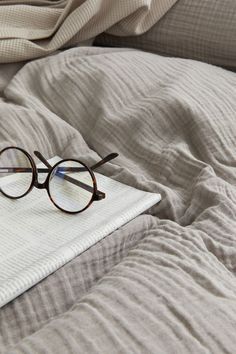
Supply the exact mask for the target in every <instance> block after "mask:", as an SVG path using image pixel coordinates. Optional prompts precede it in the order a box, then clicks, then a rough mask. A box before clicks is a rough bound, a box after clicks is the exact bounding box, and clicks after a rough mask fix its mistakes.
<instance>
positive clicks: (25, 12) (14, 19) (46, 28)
mask: <svg viewBox="0 0 236 354" xmlns="http://www.w3.org/2000/svg"><path fill="white" fill-rule="evenodd" d="M176 1H177V0H167V1H163V0H133V1H126V0H119V1H110V0H99V1H98V0H79V1H78V0H67V1H63V0H58V1H53V0H51V1H50V0H47V1H46V0H35V1H32V0H28V1H27V0H25V1H19V0H18V1H13V0H9V1H7V0H4V1H3V2H1V6H0V63H7V62H17V61H24V60H29V59H33V58H38V57H42V56H45V55H48V54H50V53H53V52H55V51H56V50H58V49H60V48H63V47H66V46H67V47H68V46H72V45H75V44H79V43H84V42H85V41H92V39H93V38H94V37H95V36H97V35H98V34H100V33H102V32H104V31H107V30H108V31H109V32H110V33H112V34H117V35H131V34H133V35H137V34H140V33H143V32H145V31H147V30H148V29H149V28H150V27H151V26H152V25H153V24H154V23H156V22H157V21H158V20H159V19H160V18H161V17H162V16H163V15H164V14H165V13H166V12H167V11H168V10H169V9H170V8H171V7H172V5H173V4H174V3H175V2H176Z"/></svg>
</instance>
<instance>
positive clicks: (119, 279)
mask: <svg viewBox="0 0 236 354" xmlns="http://www.w3.org/2000/svg"><path fill="white" fill-rule="evenodd" d="M0 70H1V75H0V77H1V81H0V90H1V96H2V98H1V100H0V149H1V148H3V147H5V146H7V145H12V144H16V145H19V146H22V147H23V148H25V149H27V150H28V151H29V152H31V153H32V152H33V150H34V149H38V150H40V151H42V152H43V153H44V154H45V155H46V156H47V157H51V156H53V155H56V154H58V155H60V156H62V157H76V158H80V159H82V160H84V161H86V162H87V163H89V164H90V163H93V162H94V161H97V159H98V157H99V156H104V155H106V154H108V153H109V152H113V151H117V152H119V154H120V156H119V158H117V159H116V160H114V161H113V162H112V163H110V164H108V166H104V168H103V169H102V170H101V172H102V173H104V174H106V175H109V176H112V177H113V178H114V179H116V180H119V181H122V182H124V183H127V184H130V185H132V186H135V187H137V188H140V189H145V190H147V191H155V192H160V193H161V194H162V196H163V201H162V202H161V203H160V204H159V205H158V206H156V207H154V208H152V209H151V210H150V211H149V215H147V214H145V215H141V216H139V217H138V218H136V219H135V220H133V221H132V222H130V223H129V224H127V225H125V226H124V227H122V228H121V229H120V230H117V231H116V232H115V233H113V234H112V235H110V236H108V237H107V238H106V239H104V240H103V241H102V242H100V243H98V244H97V245H95V246H94V247H92V248H91V249H89V250H88V251H86V252H85V253H84V254H83V255H81V256H80V257H77V258H76V259H74V260H73V261H72V262H70V263H68V264H67V265H65V266H64V267H62V268H61V269H60V270H58V271H57V272H56V273H54V274H53V275H51V276H49V277H48V278H47V279H45V280H44V281H42V282H41V283H40V284H38V285H37V286H35V287H33V288H32V289H31V290H29V291H28V292H26V293H25V294H23V295H22V296H20V297H19V298H17V299H16V300H15V301H13V302H12V303H10V304H8V305H7V306H5V307H4V308H2V309H1V310H0V353H1V354H2V353H7V354H20V353H21V354H22V353H24V354H26V353H27V354H32V353H34V354H39V353H40V354H41V353H44V354H49V353H50V354H51V353H53V354H54V353H57V354H67V353H70V354H72V353H76V354H79V353H83V354H84V353H102V354H106V353H109V354H110V353H145V354H146V353H155V354H156V353H161V354H163V353H181V354H182V353H235V348H236V336H235V328H236V278H235V267H236V148H235V147H236V143H235V141H236V74H234V73H231V72H228V71H226V70H223V69H220V68H216V67H213V66H210V65H207V64H203V63H200V62H194V61H191V60H184V59H175V58H163V57H160V56H158V55H154V54H149V53H143V52H140V51H135V50H122V49H106V48H104V49H101V48H86V47H85V48H74V49H70V50H67V51H65V52H61V53H56V54H55V55H53V56H50V57H47V58H44V59H39V60H36V61H32V62H30V63H28V64H26V65H23V64H18V66H17V67H16V66H15V65H12V66H9V65H8V66H6V65H5V66H2V67H1V69H0ZM124 202H125V201H124ZM68 232H69V231H68Z"/></svg>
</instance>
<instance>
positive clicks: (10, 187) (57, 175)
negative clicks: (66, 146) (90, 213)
mask: <svg viewBox="0 0 236 354" xmlns="http://www.w3.org/2000/svg"><path fill="white" fill-rule="evenodd" d="M34 154H35V156H37V157H38V159H39V160H40V161H41V162H42V163H43V164H44V165H45V167H44V168H37V167H36V164H35V162H34V160H33V158H32V156H31V155H30V154H29V153H28V152H27V151H25V150H24V149H21V148H19V147H7V148H5V149H3V150H2V151H1V152H0V192H1V193H2V194H3V195H4V196H5V197H7V198H11V199H20V198H23V197H25V196H26V195H27V194H28V193H30V192H31V190H32V189H33V188H34V187H36V188H38V189H46V190H47V192H48V196H49V198H50V200H51V201H52V203H53V204H54V205H55V206H56V207H57V208H58V209H60V210H62V211H64V212H66V213H70V214H77V213H81V212H82V211H84V210H86V209H87V208H88V207H89V206H90V205H91V204H92V203H93V202H94V201H96V200H102V199H104V198H105V193H103V192H101V191H99V190H98V188H97V182H96V177H95V175H94V172H93V171H94V170H95V169H97V168H98V167H100V166H102V165H103V164H104V163H106V162H108V161H111V160H113V159H114V158H116V157H117V156H118V154H117V153H112V154H109V155H108V156H106V157H105V158H104V159H102V160H101V161H99V162H98V163H96V164H95V165H93V166H91V167H88V166H87V165H86V164H84V163H83V162H81V161H79V160H75V159H66V160H61V161H59V162H57V163H56V164H55V165H54V166H51V164H50V163H49V162H48V161H47V160H46V159H45V158H44V156H43V155H42V154H41V153H40V152H39V151H35V152H34ZM40 173H47V178H46V180H45V182H44V183H39V179H38V175H39V174H40ZM6 177H8V179H7V181H8V182H11V181H12V183H6Z"/></svg>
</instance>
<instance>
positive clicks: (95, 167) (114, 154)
mask: <svg viewBox="0 0 236 354" xmlns="http://www.w3.org/2000/svg"><path fill="white" fill-rule="evenodd" d="M117 156H119V154H117V153H116V152H113V153H111V154H109V155H107V156H106V157H104V159H102V160H101V161H99V162H97V163H95V165H93V166H91V167H90V168H91V170H96V169H97V168H98V167H100V166H102V165H104V164H105V163H107V162H109V161H111V160H113V159H115V158H116V157H117Z"/></svg>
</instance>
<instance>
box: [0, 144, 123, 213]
mask: <svg viewBox="0 0 236 354" xmlns="http://www.w3.org/2000/svg"><path fill="white" fill-rule="evenodd" d="M10 149H16V150H19V151H21V152H22V153H23V154H25V156H26V157H27V158H28V160H29V162H30V165H31V168H30V167H27V168H24V167H23V168H22V167H0V174H1V173H32V181H31V184H30V186H29V189H28V190H27V191H26V192H25V193H24V194H22V195H21V196H17V197H13V196H10V195H8V194H6V193H4V191H3V190H2V189H1V187H0V192H1V193H2V194H3V195H4V196H5V197H7V198H10V199H20V198H23V197H25V196H26V195H27V194H29V193H30V192H31V191H32V189H33V188H34V187H35V188H38V189H46V190H47V193H48V196H49V198H50V200H51V202H52V203H53V204H54V205H55V206H56V207H57V208H58V209H60V210H61V211H63V212H65V213H67V214H78V213H81V212H83V211H84V210H86V209H87V208H88V207H89V206H90V205H91V204H92V203H93V202H94V201H98V200H102V199H104V198H105V197H106V195H105V193H103V192H101V191H99V190H98V188H97V181H96V177H95V175H94V172H93V171H94V170H95V169H97V168H98V167H100V166H102V165H104V164H105V163H107V162H109V161H111V160H113V159H114V158H116V157H117V156H118V154H117V153H111V154H109V155H107V156H106V157H105V158H103V159H102V160H101V161H99V162H97V163H96V164H95V165H93V166H91V167H88V166H87V165H86V164H84V163H83V162H81V161H79V160H75V159H64V160H60V161H58V162H57V163H56V164H55V165H53V166H51V165H50V163H49V162H48V161H47V159H46V158H45V157H44V156H43V155H42V154H41V153H40V152H39V151H34V154H35V156H37V158H38V159H39V160H40V161H41V162H42V163H43V164H44V165H45V166H46V167H47V168H37V166H36V164H35V162H34V159H33V158H32V156H31V155H30V154H29V153H28V152H27V151H25V150H24V149H22V148H20V147H16V146H9V147H6V148H5V149H3V150H2V151H1V152H0V157H1V155H2V154H3V153H4V152H5V151H7V150H10ZM67 161H70V162H76V163H79V164H80V165H82V166H83V167H59V168H58V169H57V170H56V174H57V175H58V176H59V177H60V175H61V177H63V179H65V180H67V181H68V182H70V183H72V184H75V185H77V186H79V187H81V188H83V189H85V190H87V191H89V192H91V193H92V196H91V199H90V201H89V203H88V204H87V205H86V206H85V207H84V208H83V209H81V210H78V211H68V210H66V209H63V208H61V207H60V206H59V205H57V204H56V202H55V201H54V200H53V198H52V196H51V194H50V188H49V183H50V179H51V177H52V173H53V172H54V171H55V169H56V167H57V166H58V165H61V164H62V163H65V162H67ZM65 171H66V172H82V171H87V172H88V173H89V174H90V176H91V178H92V181H93V187H91V186H89V185H87V184H85V183H84V182H81V181H78V180H76V179H74V178H72V177H71V176H68V175H65V174H60V172H65ZM38 173H48V175H47V178H46V180H45V182H44V183H39V180H38Z"/></svg>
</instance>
